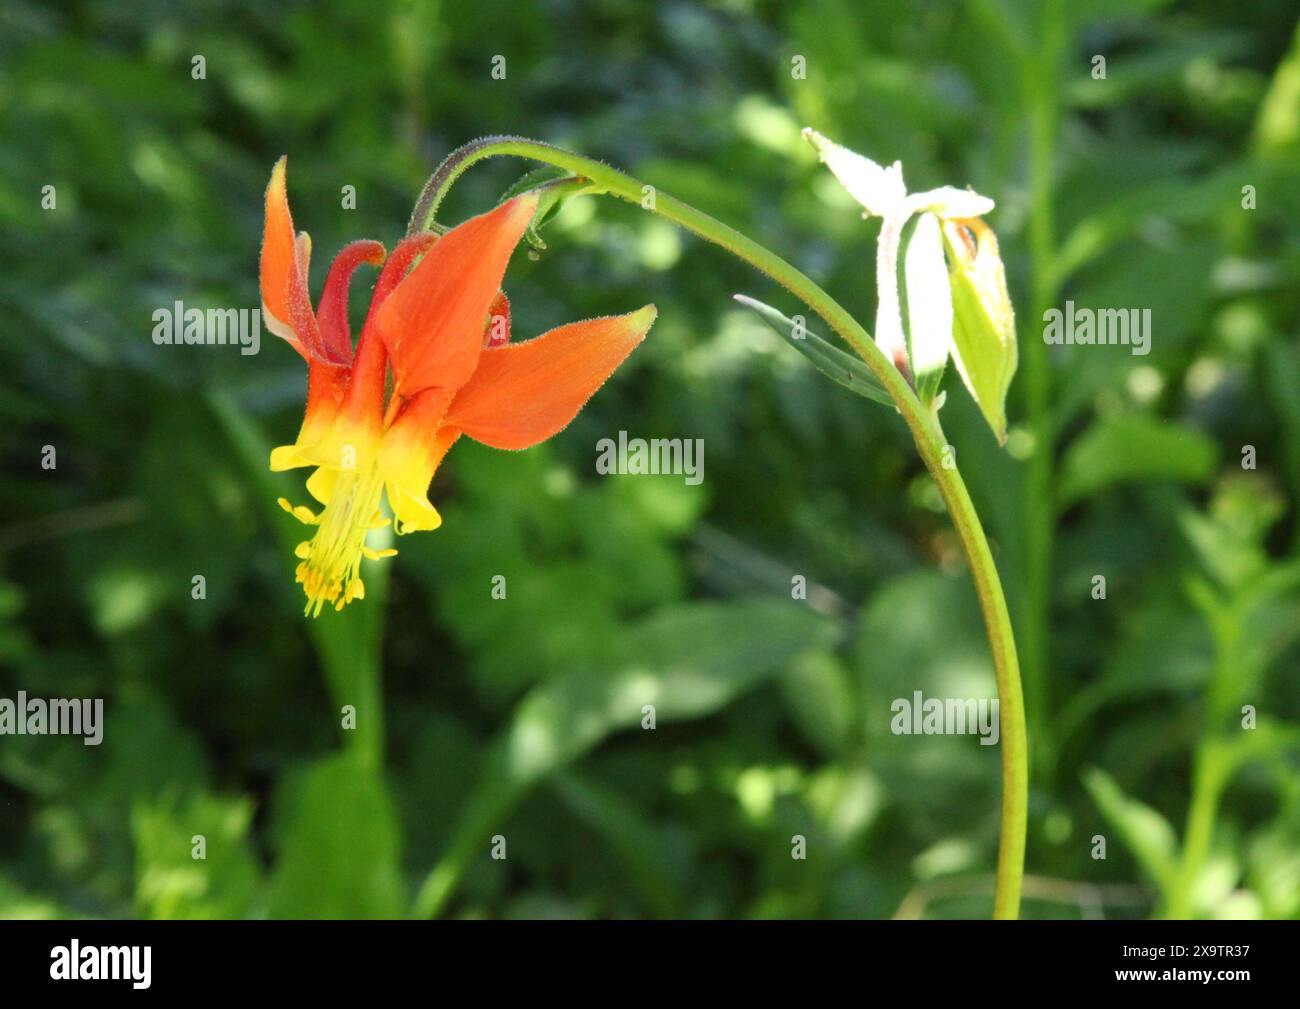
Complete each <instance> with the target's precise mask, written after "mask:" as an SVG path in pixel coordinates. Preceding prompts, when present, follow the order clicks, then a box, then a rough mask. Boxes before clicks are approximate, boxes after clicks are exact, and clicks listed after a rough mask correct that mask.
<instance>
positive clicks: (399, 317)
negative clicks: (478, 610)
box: [261, 158, 655, 616]
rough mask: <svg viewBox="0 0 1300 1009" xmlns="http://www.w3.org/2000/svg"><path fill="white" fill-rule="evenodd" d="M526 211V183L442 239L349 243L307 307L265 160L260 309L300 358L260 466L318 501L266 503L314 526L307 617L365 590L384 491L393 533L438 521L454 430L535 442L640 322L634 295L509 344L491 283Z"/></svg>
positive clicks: (307, 554)
mask: <svg viewBox="0 0 1300 1009" xmlns="http://www.w3.org/2000/svg"><path fill="white" fill-rule="evenodd" d="M536 210H537V197H536V195H534V194H528V193H526V194H524V195H521V196H517V197H515V198H514V199H512V200H509V201H507V202H506V203H503V204H501V205H500V206H499V207H497V208H496V209H494V210H491V211H489V212H488V213H486V214H482V215H480V216H479V217H475V218H472V219H471V220H468V221H466V222H465V223H464V224H461V225H459V226H458V227H456V228H453V229H452V230H451V231H449V232H447V233H446V234H444V235H441V236H438V235H435V234H432V233H427V234H419V235H414V236H412V237H409V238H406V239H405V240H403V241H402V242H400V243H398V245H397V247H396V248H395V249H394V250H393V253H392V255H391V256H389V255H387V254H386V252H385V249H384V247H383V246H382V245H381V244H380V243H378V242H372V241H358V242H353V243H351V244H350V245H347V246H345V247H344V248H343V250H342V251H340V252H339V254H338V256H337V257H336V258H335V260H334V262H333V264H332V265H331V266H330V269H329V274H328V276H327V277H326V280H325V287H324V291H323V292H322V294H321V298H320V301H319V303H318V304H317V305H316V307H315V309H314V310H313V308H312V305H311V300H310V297H309V294H308V285H307V278H308V264H309V260H310V256H311V241H310V239H309V238H308V236H307V234H306V233H305V232H304V233H302V234H298V233H297V232H295V231H294V226H293V218H292V217H291V216H290V214H289V201H288V195H287V191H286V187H285V159H284V158H281V159H280V161H279V162H277V164H276V166H275V169H274V170H273V172H272V173H271V182H270V185H269V186H268V187H267V190H266V231H265V235H264V237H263V240H262V256H261V283H262V309H263V311H262V314H263V319H264V320H265V322H266V325H267V328H268V329H270V330H271V332H273V333H275V335H277V336H279V337H282V338H283V339H284V340H285V341H287V342H288V343H289V345H290V346H292V347H293V348H294V349H295V350H296V351H298V353H299V354H301V355H302V356H303V358H304V359H306V361H307V411H306V416H305V417H304V418H303V422H302V428H301V430H300V431H299V432H298V437H297V439H296V440H295V441H294V443H293V444H292V445H284V446H281V447H280V448H277V449H275V450H274V451H273V452H272V453H271V469H272V470H287V469H293V468H296V467H304V466H305V467H312V468H313V472H312V474H311V476H310V477H309V478H308V480H307V491H308V492H309V493H310V494H311V496H312V497H313V498H314V499H315V500H316V501H317V502H319V503H320V504H321V505H323V506H324V508H323V510H321V511H320V512H319V514H318V513H317V512H315V511H313V510H312V509H311V508H308V507H307V506H305V505H298V506H294V505H292V504H290V503H289V502H288V501H287V500H286V499H284V498H281V499H280V505H281V507H283V508H284V509H285V510H286V511H288V512H290V513H291V514H292V515H293V516H294V517H295V518H297V519H299V520H300V521H302V522H303V523H305V524H307V525H309V526H312V527H314V528H315V533H314V535H313V536H312V537H311V538H310V539H308V540H305V541H304V542H302V543H300V544H299V545H298V548H297V550H296V554H297V556H298V557H299V559H300V560H301V563H300V564H299V565H298V572H297V574H298V581H299V582H301V583H302V585H303V589H304V591H305V592H306V594H307V612H308V613H310V614H312V615H313V616H315V615H317V614H319V613H320V611H321V609H322V608H323V607H324V606H325V604H326V603H332V604H333V605H334V607H335V608H336V609H342V608H343V606H344V605H346V604H347V603H349V602H351V601H352V600H353V599H361V598H363V597H364V596H365V585H364V583H363V582H362V580H361V576H360V570H361V560H362V558H363V557H367V558H370V559H372V560H376V559H379V558H382V557H385V556H391V555H392V554H394V553H396V552H397V551H395V550H374V549H372V548H371V547H369V546H368V545H367V544H366V535H367V533H368V532H369V531H370V530H372V529H377V528H382V527H383V526H384V525H386V524H387V523H388V521H389V519H388V518H386V517H385V516H384V515H383V513H382V511H381V499H382V497H383V496H384V494H385V493H387V497H388V504H389V507H390V509H391V511H392V515H393V518H392V522H393V528H394V531H395V532H397V533H398V534H399V535H401V534H404V533H409V532H415V531H417V530H431V529H436V528H438V526H439V525H441V524H442V519H441V517H440V516H439V515H438V511H437V509H435V508H434V506H433V505H432V504H430V503H429V499H428V489H429V483H430V481H431V480H432V478H433V474H434V471H435V470H436V469H437V468H438V465H439V464H440V463H441V462H442V459H443V457H444V456H445V455H446V454H447V451H448V450H449V449H450V448H451V447H452V445H454V444H455V442H456V440H457V439H458V438H459V437H460V436H461V435H462V434H464V435H468V436H469V437H470V438H473V439H474V440H475V441H479V442H482V443H483V444H485V445H490V446H492V447H494V448H501V449H523V448H528V447H530V446H532V445H536V444H537V443H538V442H541V441H545V440H546V439H547V438H549V437H551V436H552V435H553V434H556V433H557V432H558V431H560V430H561V429H562V428H564V427H565V426H566V425H567V424H568V423H569V422H570V421H571V420H572V419H573V418H574V416H575V415H576V414H577V413H578V411H579V410H580V409H582V406H583V405H584V404H585V403H586V402H587V400H588V399H589V398H590V397H591V395H592V394H593V393H594V392H595V391H596V390H597V389H598V388H599V387H600V386H601V385H602V384H603V383H604V381H605V380H606V379H607V378H608V377H609V376H610V375H611V374H612V373H613V371H614V369H615V368H617V367H618V366H619V365H620V364H621V363H622V362H623V361H624V359H626V357H627V356H628V354H630V353H631V352H632V350H633V348H635V347H636V345H637V344H638V343H640V342H641V340H642V339H643V338H644V337H645V334H646V332H647V331H648V330H649V328H650V325H651V323H653V322H654V318H655V308H654V306H653V305H647V306H646V307H644V308H642V309H640V310H638V311H636V312H631V313H629V314H627V315H619V316H610V317H606V318H600V319H589V320H587V321H585V322H575V323H571V324H569V325H567V326H561V327H559V328H558V329H553V330H551V331H550V332H548V333H545V334H543V335H542V336H539V337H537V338H535V339H532V340H527V341H524V342H522V343H510V342H509V341H510V306H509V302H508V301H507V300H506V297H505V295H504V294H503V293H502V291H501V280H502V277H503V275H504V274H505V270H506V265H507V263H508V262H509V259H510V255H511V253H512V252H513V251H514V249H515V246H516V245H518V244H519V240H520V239H521V238H522V237H523V235H524V232H525V230H526V229H527V228H528V225H529V223H530V222H531V221H532V219H533V215H534V213H535V212H536ZM363 263H369V264H371V265H374V266H380V265H382V269H381V271H380V274H379V279H378V281H377V283H376V284H375V289H374V293H373V295H372V296H371V301H370V309H369V312H368V313H367V315H366V319H365V322H364V324H363V325H362V329H361V335H360V337H359V338H358V340H357V342H356V347H355V350H354V348H353V344H352V336H351V332H350V328H349V324H348V311H347V308H348V285H349V281H350V280H351V278H352V274H353V272H354V271H355V270H356V269H357V267H359V266H360V265H361V264H363ZM390 372H391V383H390V381H389V374H390Z"/></svg>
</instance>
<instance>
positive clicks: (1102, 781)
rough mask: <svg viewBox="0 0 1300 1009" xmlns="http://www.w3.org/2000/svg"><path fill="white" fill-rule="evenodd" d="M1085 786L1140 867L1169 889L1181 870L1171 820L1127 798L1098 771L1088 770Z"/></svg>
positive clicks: (1117, 786)
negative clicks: (1179, 869) (1178, 864)
mask: <svg viewBox="0 0 1300 1009" xmlns="http://www.w3.org/2000/svg"><path fill="white" fill-rule="evenodd" d="M1083 783H1084V786H1085V787H1086V788H1087V789H1088V794H1089V795H1091V796H1092V801H1093V802H1095V803H1096V804H1097V808H1098V809H1099V810H1101V815H1102V816H1104V817H1105V818H1106V820H1107V822H1109V823H1110V824H1111V826H1113V827H1114V828H1115V829H1116V830H1117V831H1119V834H1120V837H1121V838H1122V839H1123V841H1124V844H1125V845H1126V846H1127V847H1128V849H1129V850H1130V851H1131V852H1132V853H1133V857H1134V858H1135V859H1137V862H1138V865H1140V866H1141V867H1142V869H1143V871H1144V872H1146V874H1147V875H1148V876H1150V877H1151V879H1152V880H1154V881H1155V882H1156V883H1157V884H1158V885H1159V886H1160V887H1161V889H1168V887H1169V886H1170V885H1171V884H1172V883H1173V880H1174V877H1175V874H1176V873H1177V870H1178V866H1177V849H1178V842H1177V839H1176V837H1175V835H1174V828H1173V827H1171V826H1170V825H1169V821H1168V820H1166V819H1165V818H1164V817H1163V816H1161V815H1160V814H1159V813H1157V812H1156V811H1155V810H1154V809H1152V808H1151V807H1150V806H1148V805H1147V804H1146V803H1144V802H1139V801H1138V800H1137V799H1133V798H1130V797H1129V796H1127V795H1125V794H1124V792H1123V791H1122V790H1121V789H1120V787H1119V785H1117V784H1116V783H1115V779H1114V778H1112V777H1111V776H1110V775H1109V774H1107V773H1106V772H1105V771H1102V770H1100V769H1099V768H1092V769H1091V770H1089V771H1087V772H1086V773H1085V774H1084V776H1083Z"/></svg>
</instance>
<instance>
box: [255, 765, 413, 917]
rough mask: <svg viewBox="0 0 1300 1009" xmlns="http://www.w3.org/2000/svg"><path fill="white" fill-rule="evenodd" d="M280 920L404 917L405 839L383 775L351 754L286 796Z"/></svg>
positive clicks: (316, 770)
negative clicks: (402, 857) (402, 865)
mask: <svg viewBox="0 0 1300 1009" xmlns="http://www.w3.org/2000/svg"><path fill="white" fill-rule="evenodd" d="M282 802H283V804H284V816H285V820H284V825H283V830H282V831H281V833H280V845H279V852H280V858H279V861H278V862H277V863H276V867H275V878H274V880H273V881H272V885H271V908H270V912H271V916H272V917H276V918H396V917H400V916H401V914H402V910H403V893H402V880H401V872H400V861H399V859H400V849H401V834H400V828H399V826H398V822H397V814H396V812H395V811H394V808H393V802H392V799H391V798H390V797H389V794H388V788H387V786H386V785H385V783H384V780H383V777H382V775H381V773H380V772H379V770H378V769H377V768H376V767H375V766H374V765H373V764H371V763H369V762H368V761H365V760H361V759H359V758H358V757H356V756H353V755H351V754H336V755H333V756H329V757H325V758H324V759H322V760H319V761H317V762H316V763H315V764H313V765H312V766H311V767H310V768H308V769H307V771H306V772H305V774H304V775H303V776H302V777H301V778H299V779H297V780H296V781H294V782H293V784H292V786H291V787H290V788H289V790H288V792H287V793H286V794H285V795H284V796H282Z"/></svg>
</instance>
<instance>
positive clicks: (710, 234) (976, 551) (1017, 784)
mask: <svg viewBox="0 0 1300 1009" xmlns="http://www.w3.org/2000/svg"><path fill="white" fill-rule="evenodd" d="M498 155H509V156H514V157H520V158H530V159H532V160H535V161H540V162H542V163H544V164H548V165H554V166H556V167H557V168H562V169H564V170H566V171H569V172H572V173H573V174H574V175H576V176H580V177H582V178H584V179H587V180H589V181H590V182H591V183H593V184H594V185H595V186H596V187H597V188H598V189H600V190H601V191H603V192H606V193H608V194H610V195H612V196H617V197H619V198H621V199H624V200H627V201H629V202H631V203H635V204H637V205H639V206H642V207H643V208H644V209H647V210H651V211H653V212H654V213H657V214H659V215H660V216H661V217H664V218H666V219H667V220H670V221H672V222H674V223H675V224H677V225H679V226H681V227H682V228H685V229H686V230H687V231H690V232H692V233H694V234H696V235H699V236H700V237H701V238H704V239H705V240H707V241H709V242H712V243H713V244H715V245H718V246H721V247H722V248H724V249H726V250H727V251H728V252H730V253H731V254H732V255H734V256H736V257H737V258H739V259H741V260H743V261H745V262H746V263H748V264H749V265H750V266H752V267H754V268H755V269H756V270H758V271H759V272H760V273H763V274H765V275H766V276H768V277H770V278H771V279H772V280H775V281H776V282H777V283H778V284H780V285H781V286H782V287H784V288H786V289H787V290H788V291H790V293H792V294H793V295H795V297H797V298H799V299H800V300H801V301H802V302H804V304H806V305H807V306H808V307H809V308H810V309H812V310H813V311H814V312H816V313H817V314H818V315H819V316H821V318H822V319H824V320H825V321H826V323H827V324H828V325H829V326H830V327H831V328H832V329H833V330H834V331H835V332H836V333H838V334H839V335H840V336H841V337H842V338H843V339H844V341H845V342H846V343H848V344H849V346H850V347H852V348H853V350H854V351H855V352H856V353H857V354H858V356H859V357H861V358H862V360H863V361H865V362H866V364H867V366H868V367H870V368H871V370H872V371H873V372H874V373H875V374H876V377H877V378H879V379H880V382H881V384H882V385H883V386H884V387H885V390H886V391H887V392H888V393H889V395H890V398H891V399H892V400H893V401H894V404H895V406H897V408H898V412H899V413H900V414H902V416H903V420H904V422H905V423H906V424H907V426H908V430H909V431H911V434H912V439H913V441H914V442H915V443H916V448H917V451H918V452H919V453H920V455H921V459H922V460H923V461H924V462H925V465H926V468H927V469H928V470H929V471H930V473H931V475H932V476H933V477H934V480H935V483H936V484H937V485H938V487H939V491H940V493H941V495H942V496H943V500H944V502H945V504H946V505H947V507H948V512H949V514H950V515H951V516H952V520H953V524H954V526H955V527H956V530H957V535H958V537H959V539H960V540H961V544H962V549H963V551H964V552H965V554H966V559H967V562H968V563H969V565H970V570H971V577H972V579H973V580H974V582H975V590H976V593H977V594H978V596H979V601H980V609H981V611H982V613H983V616H984V623H985V627H986V629H987V632H988V638H989V648H990V650H991V652H992V655H993V666H994V670H995V672H996V675H997V684H998V695H999V700H1000V703H999V711H1000V731H1001V742H1002V813H1001V836H1000V840H999V844H998V862H997V882H996V886H995V888H994V896H993V916H994V917H995V918H1015V917H1017V916H1018V914H1019V910H1020V888H1021V880H1022V877H1023V875H1024V859H1025V825H1026V820H1027V806H1028V766H1029V765H1028V750H1027V738H1026V732H1025V712H1024V698H1023V696H1022V693H1021V685H1020V667H1019V662H1018V660H1017V658H1016V642H1015V637H1014V635H1013V634H1012V630H1011V618H1010V615H1009V614H1008V612H1007V603H1006V598H1005V596H1004V594H1003V591H1002V583H1001V581H1000V580H999V578H998V572H997V566H996V565H995V564H994V562H993V555H992V553H991V552H990V550H989V544H988V539H987V538H986V537H985V535H984V529H983V527H982V526H981V524H980V520H979V516H978V515H977V514H976V512H975V506H974V505H973V504H972V503H971V499H970V494H969V493H968V492H967V490H966V484H965V482H964V481H963V480H962V478H961V474H960V473H959V472H958V470H957V469H956V467H955V465H954V464H953V463H952V462H951V461H949V462H948V463H947V464H945V462H944V458H945V453H944V449H945V448H946V447H947V440H946V439H945V437H944V434H943V431H942V429H941V428H940V426H939V422H938V419H937V418H936V417H934V416H933V414H931V413H930V411H928V410H927V409H926V408H925V406H924V405H923V404H922V403H921V401H920V400H919V399H918V398H917V396H916V393H915V392H914V391H913V389H912V387H911V385H910V383H909V382H908V381H907V380H906V379H905V378H904V377H903V376H902V374H900V373H899V371H898V369H897V368H896V367H895V366H894V364H893V363H892V362H890V361H888V360H887V359H886V358H885V356H884V354H882V353H881V351H880V350H879V349H878V348H877V347H876V345H875V343H874V342H873V341H872V339H871V336H870V335H869V334H868V333H867V332H866V331H865V330H864V329H863V328H862V326H860V325H859V324H858V323H857V322H856V321H855V320H854V319H853V317H852V316H851V315H849V313H848V312H847V311H845V309H844V308H843V307H841V306H840V304H839V303H838V302H836V301H835V300H834V299H833V298H832V297H831V296H830V295H829V294H827V293H826V292H825V291H824V290H822V288H821V287H819V286H818V285H817V284H815V283H814V282H813V281H812V280H810V279H809V278H808V277H806V276H805V275H804V274H803V273H801V272H800V271H799V270H797V269H795V268H794V267H793V266H791V265H790V264H789V263H787V262H786V261H785V260H783V259H782V258H781V257H779V256H777V255H775V254H774V253H772V252H770V251H769V250H768V249H766V248H764V247H763V246H761V245H759V244H758V243H757V242H755V241H753V240H752V239H749V238H747V237H746V236H744V235H742V234H741V233H740V232H738V231H736V230H735V229H734V228H731V227H728V226H727V225H725V224H723V223H722V222H721V221H717V220H715V219H714V218H712V217H710V216H709V215H708V214H705V213H703V212H702V211H699V210H696V209H695V208H694V207H691V206H689V205H688V204H685V203H682V202H681V201H680V200H677V199H674V198H673V197H671V196H668V195H667V194H664V193H659V192H657V191H656V190H655V189H654V187H652V186H648V185H645V184H643V183H642V182H640V181H639V180H638V179H634V178H632V177H631V176H630V175H626V174H624V173H623V172H620V171H618V170H617V169H614V168H611V167H609V166H608V165H605V164H603V163H601V162H599V161H595V160H592V159H591V158H584V157H582V156H581V155H577V154H573V153H571V152H569V151H565V150H561V149H560V148H558V147H552V146H551V145H549V144H544V143H540V142H538V141H534V140H527V139H524V138H521V137H486V138H483V139H481V140H476V141H473V142H472V143H469V144H466V145H465V146H464V147H461V148H460V149H459V150H457V151H455V152H453V153H452V154H451V155H450V156H449V157H448V158H447V159H446V160H445V161H443V163H442V164H441V165H440V166H439V167H438V169H437V171H435V172H434V174H433V175H432V176H431V177H430V179H429V181H428V183H427V184H426V185H425V188H424V190H423V192H421V194H420V199H419V201H418V202H417V204H416V207H415V211H414V213H413V214H412V216H411V224H410V231H411V233H414V232H417V231H422V230H427V229H428V228H430V227H431V226H432V225H433V223H434V218H435V216H436V214H437V212H438V207H439V206H440V204H441V203H442V199H443V197H444V196H445V195H446V193H447V191H448V189H449V188H450V187H451V185H452V184H453V183H454V182H455V181H456V179H458V178H459V177H460V176H461V175H462V174H463V173H464V172H465V171H466V170H467V169H468V168H470V166H472V165H473V164H475V163H476V162H478V161H482V160H483V159H485V158H489V157H494V156H498ZM948 458H949V459H950V460H951V453H949V454H948Z"/></svg>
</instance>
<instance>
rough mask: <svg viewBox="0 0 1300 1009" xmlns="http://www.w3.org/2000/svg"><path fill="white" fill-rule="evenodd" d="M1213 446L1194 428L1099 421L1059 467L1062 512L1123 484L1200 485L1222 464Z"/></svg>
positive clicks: (1136, 420) (1149, 421) (1136, 417)
mask: <svg viewBox="0 0 1300 1009" xmlns="http://www.w3.org/2000/svg"><path fill="white" fill-rule="evenodd" d="M1218 456H1219V452H1218V447H1217V446H1216V445H1215V443H1214V441H1213V440H1212V439H1210V438H1209V437H1207V436H1206V435H1203V434H1201V433H1200V432H1199V431H1196V430H1193V429H1192V428H1188V427H1183V426H1182V425H1179V424H1174V423H1171V422H1169V421H1164V420H1160V419H1158V418H1154V417H1146V416H1143V415H1142V414H1130V415H1127V416H1120V417H1114V418H1111V419H1108V420H1101V421H1098V422H1097V423H1095V424H1093V425H1092V427H1090V428H1088V430H1087V431H1085V432H1084V433H1083V434H1081V435H1080V436H1079V437H1078V438H1077V439H1076V440H1075V442H1074V444H1072V445H1071V446H1070V448H1069V451H1067V452H1066V453H1065V459H1064V460H1063V462H1062V463H1061V475H1060V482H1059V488H1060V489H1059V492H1058V495H1059V497H1058V501H1059V505H1060V507H1061V508H1068V507H1069V506H1070V505H1072V504H1074V503H1075V502H1077V501H1080V500H1082V499H1083V498H1086V497H1090V496H1092V495H1093V494H1097V493H1098V492H1100V491H1103V490H1105V489H1107V488H1109V487H1112V486H1114V485H1116V484H1121V483H1136V482H1140V481H1155V480H1171V481H1175V482H1178V483H1200V482H1201V481H1202V480H1205V479H1206V478H1208V477H1209V476H1210V474H1211V473H1212V472H1213V471H1214V467H1215V466H1216V465H1217V464H1218Z"/></svg>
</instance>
